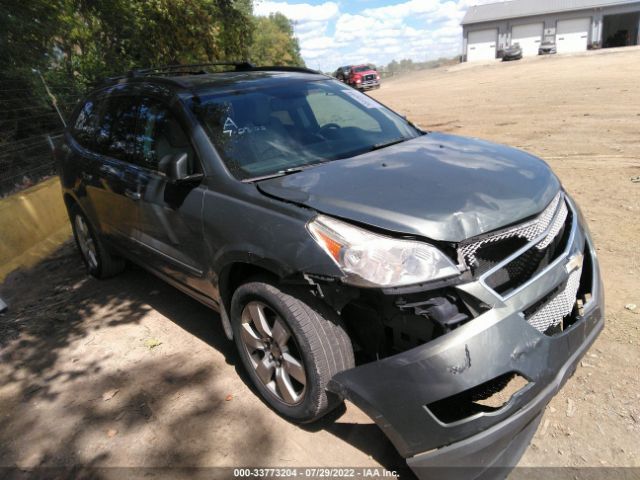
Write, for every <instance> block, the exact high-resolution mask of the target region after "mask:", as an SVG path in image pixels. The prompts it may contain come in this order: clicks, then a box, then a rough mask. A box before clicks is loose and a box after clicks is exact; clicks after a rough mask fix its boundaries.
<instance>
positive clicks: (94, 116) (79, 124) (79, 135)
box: [72, 100, 98, 149]
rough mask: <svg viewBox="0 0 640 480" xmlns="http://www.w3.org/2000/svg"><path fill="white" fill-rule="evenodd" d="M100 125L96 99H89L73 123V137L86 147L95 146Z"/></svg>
mask: <svg viewBox="0 0 640 480" xmlns="http://www.w3.org/2000/svg"><path fill="white" fill-rule="evenodd" d="M97 125H98V108H97V106H96V103H95V100H87V102H86V103H85V104H84V105H83V106H82V109H81V110H80V113H79V114H78V116H77V117H76V121H75V123H74V125H73V130H72V131H73V137H74V138H75V139H76V141H77V142H78V143H79V144H80V145H82V146H83V147H85V148H89V149H90V148H93V146H94V141H95V136H96V130H97Z"/></svg>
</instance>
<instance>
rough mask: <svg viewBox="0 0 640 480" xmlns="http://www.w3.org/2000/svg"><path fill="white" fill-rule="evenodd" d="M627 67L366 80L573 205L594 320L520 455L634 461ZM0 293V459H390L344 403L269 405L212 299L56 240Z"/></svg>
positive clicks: (633, 136)
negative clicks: (500, 152)
mask: <svg viewBox="0 0 640 480" xmlns="http://www.w3.org/2000/svg"><path fill="white" fill-rule="evenodd" d="M638 78H640V50H639V49H637V48H629V49H625V50H623V51H621V52H598V53H597V54H587V55H577V56H573V57H548V58H536V59H531V60H528V59H525V60H523V61H519V62H510V63H508V64H499V63H495V64H491V65H479V66H471V65H468V64H465V65H459V66H455V67H452V68H448V69H438V70H432V71H427V72H419V73H417V74H415V75H411V76H405V77H403V78H399V79H396V80H391V81H388V82H386V83H385V84H384V85H383V87H382V88H381V89H380V90H378V91H375V92H374V93H372V96H374V97H376V98H378V99H380V100H381V101H383V102H384V103H386V104H387V105H389V106H391V107H393V108H394V109H396V110H398V111H399V112H402V113H403V114H406V115H407V116H408V117H409V118H410V119H411V120H413V121H415V122H417V123H419V124H420V125H421V126H422V127H424V128H426V129H432V130H441V131H447V132H453V133H456V134H461V135H470V136H478V137H483V138H487V139H491V140H495V141H498V142H502V143H507V144H510V145H514V146H517V147H519V148H522V149H524V150H527V151H529V152H531V153H534V154H536V155H539V156H541V157H542V158H544V159H546V160H547V161H548V162H549V163H550V164H551V166H552V167H553V168H554V169H555V171H556V172H557V173H558V175H559V176H560V178H561V179H562V181H563V182H564V184H565V186H566V188H567V189H568V190H569V192H571V193H572V194H573V195H574V196H575V198H576V199H577V200H578V202H579V203H580V205H581V206H582V208H583V210H584V212H585V214H586V217H587V218H588V221H589V223H590V227H591V230H592V233H593V236H594V239H595V242H596V245H597V247H598V251H599V253H600V260H601V264H602V268H603V274H604V281H605V287H606V293H607V326H606V328H605V331H604V332H603V334H602V335H601V336H600V338H599V339H598V341H597V342H596V344H595V345H594V347H593V348H592V349H591V350H590V352H589V353H588V354H587V356H586V357H585V358H584V360H583V362H582V364H581V366H580V367H579V368H578V370H577V372H576V374H575V376H574V377H573V378H572V379H571V380H570V381H569V382H568V383H567V385H566V386H565V388H564V389H563V391H562V392H561V393H560V394H559V395H558V396H557V397H556V398H555V399H554V400H553V401H552V402H551V404H550V405H549V407H548V408H547V412H546V413H545V417H544V419H543V420H542V423H541V426H540V429H539V431H538V433H537V435H536V437H535V439H534V441H533V444H532V446H531V447H530V448H529V450H528V451H527V453H526V454H525V456H524V458H523V460H522V462H521V465H523V466H572V467H581V466H598V467H599V466H636V467H640V442H638V438H640V380H639V376H638V373H637V372H638V370H637V369H638V360H639V359H640V354H639V348H640V280H639V276H640V241H639V240H638V239H639V238H640V183H635V182H633V181H632V178H633V177H637V176H638V175H640V160H639V159H640V137H639V132H640V91H639V89H638ZM0 294H1V295H2V297H3V298H4V299H5V300H6V301H7V303H8V304H9V305H10V310H9V312H7V313H6V314H4V315H3V316H0V467H2V466H4V467H18V468H19V469H21V470H26V471H30V470H32V469H34V468H35V467H38V466H70V465H82V466H83V467H82V468H83V471H85V472H87V473H89V474H92V475H94V476H103V477H113V478H119V476H120V473H118V472H117V471H113V470H109V469H102V468H101V467H114V466H118V467H163V466H172V467H178V468H188V467H213V466H239V465H245V466H281V467H287V466H370V467H376V466H384V467H387V468H389V469H397V468H398V467H400V466H402V463H403V462H402V459H400V458H399V457H398V455H397V454H396V453H395V450H394V449H393V447H392V446H391V445H390V443H389V442H387V440H386V439H385V437H384V436H383V435H382V433H381V432H380V431H379V430H378V428H377V427H376V426H375V425H374V424H373V422H372V421H371V420H369V419H368V418H367V417H366V416H365V415H364V414H363V413H362V412H360V411H359V410H358V409H357V408H354V407H353V406H351V405H348V406H347V408H346V409H345V410H343V411H340V412H337V414H336V415H334V416H333V418H331V419H328V420H327V421H326V422H324V423H323V424H322V425H315V426H307V427H304V428H300V427H298V426H295V425H292V424H289V423H287V422H286V421H284V420H282V419H281V418H280V417H278V416H277V415H275V414H274V413H273V412H271V410H269V409H268V408H267V407H266V406H265V405H264V404H263V403H262V402H261V401H260V400H259V399H258V398H257V397H256V396H255V395H254V393H253V392H252V391H251V389H250V388H249V387H248V386H247V383H246V382H245V380H246V379H245V377H244V375H243V373H242V371H241V367H240V364H239V359H238V358H237V356H236V354H235V351H234V347H233V344H231V343H230V342H227V341H226V339H225V338H224V335H223V332H222V328H221V326H220V324H219V322H218V318H217V315H216V314H214V313H213V312H211V311H209V310H207V309H206V308H204V307H203V306H201V305H200V304H198V303H197V302H195V301H193V300H191V299H189V298H188V297H185V296H184V295H182V294H181V293H179V292H177V291H176V290H174V289H172V288H171V287H169V286H167V285H165V284H163V283H162V282H161V281H159V280H156V279H155V278H154V277H152V276H150V275H149V274H147V273H145V272H143V271H141V270H140V269H135V268H132V269H129V270H128V271H127V272H126V273H125V274H123V275H122V276H120V277H118V278H115V279H112V280H109V281H105V282H99V281H97V280H94V279H91V278H87V277H86V276H85V275H84V273H83V270H82V268H81V263H80V260H79V258H78V256H77V254H76V252H75V251H74V249H73V247H72V245H71V244H70V243H68V244H66V245H65V246H63V247H62V248H61V249H60V250H59V251H58V252H57V253H56V254H54V255H53V256H51V257H50V258H48V259H47V260H46V261H44V262H42V263H41V264H39V265H37V266H36V267H34V268H33V269H31V270H28V271H20V272H15V273H14V274H12V275H11V276H10V277H9V278H8V279H7V281H6V282H5V283H4V284H3V285H2V286H1V288H0ZM629 304H636V305H638V307H637V308H636V309H635V310H630V309H627V308H625V306H629V307H630V305H629ZM402 473H405V474H406V475H404V477H406V478H410V474H408V473H406V471H404V472H402ZM516 474H517V472H516Z"/></svg>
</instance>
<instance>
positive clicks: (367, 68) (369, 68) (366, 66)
mask: <svg viewBox="0 0 640 480" xmlns="http://www.w3.org/2000/svg"><path fill="white" fill-rule="evenodd" d="M353 70H354V71H355V72H356V73H358V72H368V71H369V70H373V69H372V68H371V67H370V66H368V65H362V66H360V67H356V68H354V69H353Z"/></svg>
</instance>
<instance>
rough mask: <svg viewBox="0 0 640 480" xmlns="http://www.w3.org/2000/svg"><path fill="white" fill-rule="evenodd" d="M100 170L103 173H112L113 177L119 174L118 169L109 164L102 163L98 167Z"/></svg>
mask: <svg viewBox="0 0 640 480" xmlns="http://www.w3.org/2000/svg"><path fill="white" fill-rule="evenodd" d="M100 172H101V173H105V174H107V175H113V176H115V177H119V176H120V172H119V171H118V169H116V168H113V167H112V166H110V165H102V166H101V167H100Z"/></svg>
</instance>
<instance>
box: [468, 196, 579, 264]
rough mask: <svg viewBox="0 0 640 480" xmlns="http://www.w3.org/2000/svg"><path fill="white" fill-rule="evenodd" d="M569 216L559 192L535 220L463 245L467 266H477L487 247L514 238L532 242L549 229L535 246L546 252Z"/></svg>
mask: <svg viewBox="0 0 640 480" xmlns="http://www.w3.org/2000/svg"><path fill="white" fill-rule="evenodd" d="M567 215H568V209H567V204H566V202H565V201H564V196H563V195H562V192H559V193H558V194H557V195H556V196H555V197H554V199H553V200H552V201H551V203H549V205H548V206H547V208H545V209H544V211H543V212H542V213H541V214H540V215H539V216H538V217H536V218H535V219H533V220H531V221H529V222H526V223H523V224H521V225H517V226H515V227H513V228H510V229H508V230H505V231H503V232H500V233H497V234H495V235H491V236H489V237H486V238H483V239H482V240H479V241H477V242H472V243H468V244H466V245H461V246H460V248H459V249H460V252H461V253H462V255H463V256H464V258H465V260H466V261H467V264H468V265H469V266H473V265H475V264H476V255H475V254H476V252H477V251H478V250H479V249H480V248H482V247H484V246H485V245H488V244H491V243H494V242H499V241H501V240H506V239H509V238H514V237H515V238H523V239H525V240H527V241H529V242H530V241H531V240H533V239H534V238H537V237H539V236H540V235H542V234H543V233H544V232H545V231H546V230H547V229H549V233H548V235H547V236H546V237H545V238H544V239H542V240H541V241H540V242H539V243H538V244H536V246H535V248H537V249H538V250H544V249H545V248H546V247H547V246H548V245H549V244H550V243H551V242H552V241H553V239H554V238H555V237H556V235H557V234H558V232H559V231H560V229H561V228H562V226H563V225H564V223H565V221H566V219H567ZM505 257H506V255H505Z"/></svg>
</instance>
